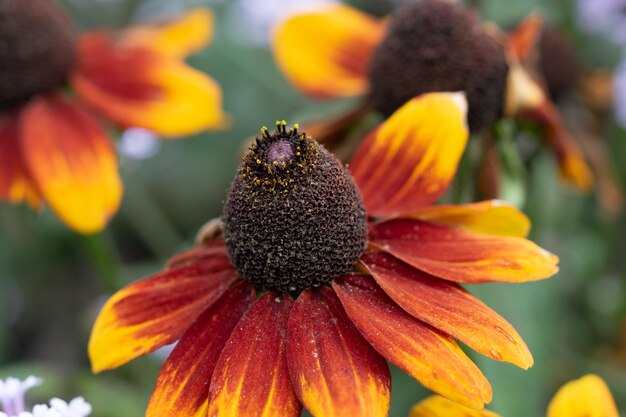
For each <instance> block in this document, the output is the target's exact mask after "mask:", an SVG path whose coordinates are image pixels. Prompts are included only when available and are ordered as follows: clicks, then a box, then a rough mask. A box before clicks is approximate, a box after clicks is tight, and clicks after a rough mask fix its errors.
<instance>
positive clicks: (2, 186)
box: [0, 115, 41, 208]
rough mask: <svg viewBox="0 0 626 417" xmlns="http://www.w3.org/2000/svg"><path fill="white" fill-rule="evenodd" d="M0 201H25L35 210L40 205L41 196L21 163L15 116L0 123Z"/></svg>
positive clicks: (9, 116) (7, 117) (10, 116)
mask: <svg viewBox="0 0 626 417" xmlns="http://www.w3.org/2000/svg"><path fill="white" fill-rule="evenodd" d="M0 199H2V200H7V201H10V202H12V203H20V202H22V201H27V202H28V203H30V204H31V205H32V206H33V207H35V208H38V207H39V206H40V204H41V196H40V195H39V192H38V191H37V188H36V187H35V185H34V184H33V183H32V180H31V179H30V177H29V176H28V173H27V171H26V167H25V166H24V162H23V161H22V156H21V152H20V144H19V136H18V126H17V118H16V116H15V115H8V116H6V118H5V119H4V120H2V121H1V122H0Z"/></svg>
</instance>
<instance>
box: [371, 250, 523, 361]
mask: <svg viewBox="0 0 626 417" xmlns="http://www.w3.org/2000/svg"><path fill="white" fill-rule="evenodd" d="M361 261H362V262H363V263H364V264H365V266H366V268H367V269H368V271H369V272H370V273H371V274H372V275H373V276H374V279H375V280H376V282H377V283H378V285H380V286H381V288H382V289H383V290H384V291H385V292H386V293H387V295H389V297H391V298H392V299H393V300H394V301H395V302H396V303H398V305H399V306H400V307H402V308H403V309H404V310H405V311H407V312H408V313H409V314H411V315H412V316H413V317H415V318H417V319H419V320H422V321H424V322H426V323H428V324H430V325H431V326H433V327H435V328H436V329H439V330H441V331H443V332H445V333H448V334H449V335H451V336H453V337H456V338H457V339H459V340H460V341H461V342H463V343H465V344H467V345H468V346H470V347H471V348H473V349H475V350H477V351H478V352H480V353H482V354H484V355H487V356H489V357H491V358H493V359H496V360H501V361H507V362H511V363H513V364H515V365H517V366H519V367H521V368H524V369H527V368H529V367H530V366H532V364H533V358H532V356H531V354H530V351H529V350H528V347H527V346H526V344H525V343H524V341H523V340H522V338H521V337H520V336H519V334H517V332H516V331H515V329H514V328H513V326H511V325H510V324H509V323H508V322H507V321H506V320H504V319H503V318H502V317H500V316H499V315H498V314H497V313H496V312H495V311H493V310H491V309H490V308H489V307H487V306H486V305H485V304H483V303H482V302H481V301H480V300H478V299H477V298H476V297H474V296H472V295H471V294H470V293H468V292H467V291H465V290H464V289H463V288H461V287H460V286H459V285H457V284H454V283H451V282H446V281H444V280H441V279H437V278H434V277H431V276H430V275H428V274H426V273H424V272H421V271H419V270H417V269H414V268H412V267H410V266H408V265H406V264H405V263H403V262H400V261H398V260H396V259H395V258H394V257H392V256H391V255H387V254H385V253H382V252H376V253H374V252H371V253H366V254H365V255H363V257H362V258H361Z"/></svg>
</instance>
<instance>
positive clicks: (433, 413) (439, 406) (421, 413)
mask: <svg viewBox="0 0 626 417" xmlns="http://www.w3.org/2000/svg"><path fill="white" fill-rule="evenodd" d="M409 417H500V415H499V414H496V413H494V412H493V411H489V410H473V409H471V408H468V407H464V406H462V405H461V404H457V403H455V402H452V401H450V400H447V399H445V398H443V397H439V396H438V395H432V396H430V397H428V398H426V399H424V400H422V401H420V402H419V403H417V404H415V405H414V406H413V408H411V412H410V413H409Z"/></svg>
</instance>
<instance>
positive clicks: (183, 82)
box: [0, 0, 225, 233]
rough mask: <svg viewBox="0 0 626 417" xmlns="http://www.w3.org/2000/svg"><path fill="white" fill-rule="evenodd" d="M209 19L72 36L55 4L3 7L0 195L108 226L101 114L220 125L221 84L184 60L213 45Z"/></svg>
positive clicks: (154, 124)
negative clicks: (209, 42)
mask: <svg viewBox="0 0 626 417" xmlns="http://www.w3.org/2000/svg"><path fill="white" fill-rule="evenodd" d="M211 22H212V18H211V15H210V14H209V13H208V12H207V11H206V10H203V9H195V10H192V11H190V12H189V13H188V14H187V15H185V16H183V17H182V18H181V19H179V20H175V21H171V22H167V23H162V24H154V25H144V26H138V27H134V28H129V29H126V30H124V31H122V32H120V33H111V32H109V31H106V30H96V31H92V32H87V33H84V34H82V35H80V36H76V35H75V33H74V31H73V29H72V27H71V25H70V23H69V21H68V19H67V18H66V16H65V15H64V13H63V11H62V10H61V9H59V8H58V7H57V6H55V5H54V2H52V1H51V0H21V1H8V2H2V5H1V6H0V27H1V29H0V42H1V43H3V44H10V45H12V47H11V48H3V49H2V52H0V60H1V61H2V62H3V66H2V68H0V199H2V200H7V201H9V202H12V203H19V202H23V201H25V202H28V203H29V204H30V205H31V206H33V207H34V208H39V207H41V206H42V204H43V203H44V202H45V203H46V204H47V205H48V206H50V208H51V209H52V210H53V211H54V212H55V213H56V214H57V216H58V217H59V218H60V219H61V220H62V221H63V222H64V223H66V224H67V225H68V226H69V227H70V228H72V229H74V230H76V231H78V232H81V233H93V232H97V231H99V230H101V229H102V228H104V227H105V226H106V224H107V223H108V221H109V219H110V218H111V217H112V216H113V215H114V214H115V212H116V211H117V210H118V207H119V204H120V200H121V196H122V183H121V179H120V177H119V174H118V163H117V157H116V154H115V150H114V147H113V146H112V143H111V140H110V138H109V135H108V133H107V132H106V126H105V124H103V123H102V121H101V118H103V119H107V120H108V121H110V122H112V123H114V124H115V125H117V126H119V127H142V128H145V129H148V130H151V131H153V132H155V133H157V134H159V135H161V136H166V137H174V136H179V135H187V134H190V133H194V132H198V131H201V130H204V129H209V128H217V127H220V126H222V125H223V123H224V119H225V116H224V114H223V112H222V109H221V92H220V89H219V87H218V86H217V84H216V83H215V82H214V81H213V80H211V79H210V78H208V77H207V76H206V75H204V74H203V73H201V72H199V71H196V70H194V69H192V68H190V67H188V66H187V65H186V64H184V62H183V59H184V57H185V56H186V55H188V54H189V53H191V52H193V51H195V50H197V49H200V48H201V47H203V46H204V45H205V44H206V43H207V42H208V41H209V39H210V36H211V33H210V32H211V25H212V23H211ZM68 87H69V88H70V89H71V93H70V92H69V91H68ZM94 111H95V113H94ZM96 113H97V114H96Z"/></svg>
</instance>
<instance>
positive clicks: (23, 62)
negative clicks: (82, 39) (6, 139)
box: [0, 0, 76, 110]
mask: <svg viewBox="0 0 626 417" xmlns="http://www.w3.org/2000/svg"><path fill="white" fill-rule="evenodd" d="M74 41H75V38H74V32H73V30H72V27H71V25H70V23H69V20H68V19H67V17H66V16H65V14H64V13H63V11H62V10H61V9H59V8H58V7H57V6H56V5H55V4H54V2H52V1H50V0H3V1H1V2H0V62H2V65H1V66H0V110H2V109H7V108H11V107H13V106H15V105H17V104H20V103H22V102H24V101H26V100H28V99H29V98H31V97H32V96H34V95H37V94H43V93H46V92H48V91H49V90H52V89H55V88H57V87H59V86H61V85H63V84H64V83H65V80H66V78H67V75H68V74H69V72H70V71H71V69H72V66H73V65H74V61H75V59H76V50H75V42H74Z"/></svg>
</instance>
